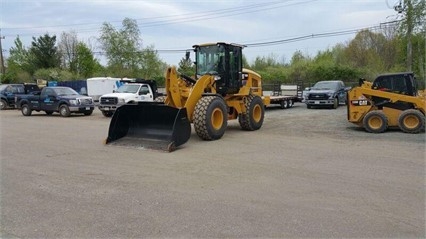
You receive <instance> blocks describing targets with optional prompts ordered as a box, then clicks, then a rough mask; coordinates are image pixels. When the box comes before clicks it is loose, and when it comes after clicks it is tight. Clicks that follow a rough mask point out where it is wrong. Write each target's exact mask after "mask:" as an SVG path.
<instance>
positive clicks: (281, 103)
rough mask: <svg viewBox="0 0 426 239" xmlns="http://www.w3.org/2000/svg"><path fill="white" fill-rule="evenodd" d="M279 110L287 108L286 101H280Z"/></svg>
mask: <svg viewBox="0 0 426 239" xmlns="http://www.w3.org/2000/svg"><path fill="white" fill-rule="evenodd" d="M280 106H281V109H287V108H288V102H287V101H286V100H282V101H280Z"/></svg>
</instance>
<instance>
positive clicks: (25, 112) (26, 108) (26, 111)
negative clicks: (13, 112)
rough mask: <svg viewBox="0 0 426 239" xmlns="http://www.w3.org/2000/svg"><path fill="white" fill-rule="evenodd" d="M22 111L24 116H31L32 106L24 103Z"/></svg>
mask: <svg viewBox="0 0 426 239" xmlns="http://www.w3.org/2000/svg"><path fill="white" fill-rule="evenodd" d="M21 113H22V115H24V116H30V115H31V113H32V110H31V109H30V107H29V106H28V105H27V104H24V105H22V106H21Z"/></svg>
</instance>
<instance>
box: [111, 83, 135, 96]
mask: <svg viewBox="0 0 426 239" xmlns="http://www.w3.org/2000/svg"><path fill="white" fill-rule="evenodd" d="M138 90H139V85H132V84H127V85H122V86H120V88H118V89H117V91H116V92H118V93H133V94H134V93H137V92H138Z"/></svg>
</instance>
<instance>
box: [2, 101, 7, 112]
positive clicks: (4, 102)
mask: <svg viewBox="0 0 426 239" xmlns="http://www.w3.org/2000/svg"><path fill="white" fill-rule="evenodd" d="M5 109H7V102H6V101H5V100H0V110H5Z"/></svg>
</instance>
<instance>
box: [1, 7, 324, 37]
mask: <svg viewBox="0 0 426 239" xmlns="http://www.w3.org/2000/svg"><path fill="white" fill-rule="evenodd" d="M315 1H318V0H305V1H298V0H281V1H273V2H263V3H257V4H251V5H246V6H238V7H233V8H224V9H218V10H210V11H202V12H196V13H185V14H176V15H168V16H159V17H149V18H139V19H135V20H136V21H137V22H138V27H139V28H148V27H158V26H164V25H172V24H178V23H186V22H194V21H204V20H210V19H217V18H224V17H229V16H236V15H242V14H247V13H254V12H260V11H266V10H271V9H277V8H282V7H287V6H292V5H300V4H305V3H309V2H315ZM156 19H160V20H156ZM161 19H163V20H161ZM114 22H118V21H114ZM120 22H121V21H120ZM93 24H95V23H86V24H84V23H81V24H66V25H53V26H36V27H25V28H3V29H7V30H26V29H46V28H63V27H72V26H85V25H93ZM98 30H99V27H96V28H95V27H93V28H86V29H84V28H83V29H79V30H77V31H76V32H77V33H79V32H80V33H81V32H92V31H98ZM60 31H62V30H60ZM37 34H43V33H41V32H37V33H36V32H33V33H20V34H17V33H15V34H11V33H9V34H7V35H6V36H10V37H13V36H14V35H19V36H29V35H37Z"/></svg>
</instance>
